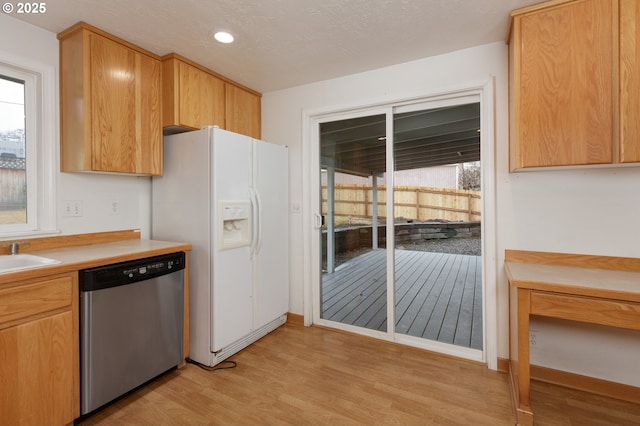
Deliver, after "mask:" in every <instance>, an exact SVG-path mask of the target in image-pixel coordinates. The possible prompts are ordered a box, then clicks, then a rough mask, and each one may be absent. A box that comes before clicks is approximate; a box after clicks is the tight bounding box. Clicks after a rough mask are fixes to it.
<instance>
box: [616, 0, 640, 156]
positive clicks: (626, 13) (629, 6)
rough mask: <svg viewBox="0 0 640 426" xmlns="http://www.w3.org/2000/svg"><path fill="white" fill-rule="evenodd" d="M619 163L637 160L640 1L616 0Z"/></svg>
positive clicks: (639, 138)
mask: <svg viewBox="0 0 640 426" xmlns="http://www.w3.org/2000/svg"><path fill="white" fill-rule="evenodd" d="M619 94H620V162H621V163H629V162H640V1H638V0H620V91H619Z"/></svg>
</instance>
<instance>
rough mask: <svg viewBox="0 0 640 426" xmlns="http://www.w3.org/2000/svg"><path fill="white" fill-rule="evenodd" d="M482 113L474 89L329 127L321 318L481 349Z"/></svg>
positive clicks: (321, 169) (322, 140)
mask: <svg viewBox="0 0 640 426" xmlns="http://www.w3.org/2000/svg"><path fill="white" fill-rule="evenodd" d="M480 113H481V110H480V103H479V98H478V96H468V97H458V98H455V99H445V100H438V101H430V102H421V103H408V104H405V105H393V106H388V107H385V108H383V109H377V110H372V111H369V112H367V113H362V112H358V113H354V114H353V115H345V114H341V115H339V116H336V117H327V118H326V120H322V121H321V122H319V123H318V127H317V132H318V138H317V140H318V145H317V149H318V151H317V157H316V158H317V166H316V167H317V168H316V171H315V173H317V175H316V182H317V187H316V188H317V189H316V192H315V197H317V198H316V201H315V205H316V206H317V207H318V208H317V210H316V211H318V214H317V218H316V231H315V232H317V233H318V234H317V235H318V238H316V241H317V242H318V248H317V253H319V254H318V257H319V259H318V265H319V266H318V268H317V269H316V271H317V274H318V276H319V280H318V288H317V289H316V292H315V294H316V301H315V305H314V306H315V307H314V310H315V311H316V312H317V313H318V317H317V321H316V322H319V323H320V324H323V325H328V326H333V327H337V328H341V329H345V330H349V331H356V332H359V331H358V330H361V331H360V332H362V333H363V334H367V335H372V336H378V337H381V338H384V339H388V340H394V341H399V342H403V343H408V344H413V345H416V346H422V347H427V348H429V349H435V350H439V349H440V348H442V347H444V346H443V345H445V346H447V345H453V346H456V347H458V348H459V349H455V350H450V351H449V352H454V353H458V352H459V351H462V352H463V353H464V351H466V350H469V351H470V353H472V355H471V356H470V357H471V358H476V359H477V358H481V357H482V353H481V352H480V355H478V354H477V353H476V352H474V351H482V350H483V333H482V331H483V324H482V319H483V315H482V310H483V309H482V300H483V298H482V261H481V260H482V259H481V253H480V247H481V239H480V238H481V237H480V220H481V218H480V210H481V208H480V201H481V195H480V176H479V170H480V135H481V133H480V121H481V120H480ZM470 170H475V171H477V172H478V173H477V176H476V179H475V180H473V179H467V177H468V176H467V175H473V173H467V172H468V171H470ZM314 321H315V320H314ZM421 342H422V343H421ZM425 342H431V343H425ZM445 352H447V350H445Z"/></svg>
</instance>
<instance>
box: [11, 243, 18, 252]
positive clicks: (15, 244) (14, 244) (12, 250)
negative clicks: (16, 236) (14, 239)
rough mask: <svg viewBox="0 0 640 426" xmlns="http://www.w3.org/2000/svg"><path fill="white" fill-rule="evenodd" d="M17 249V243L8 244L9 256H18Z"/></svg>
mask: <svg viewBox="0 0 640 426" xmlns="http://www.w3.org/2000/svg"><path fill="white" fill-rule="evenodd" d="M19 248H20V244H18V243H11V244H9V254H18V249H19Z"/></svg>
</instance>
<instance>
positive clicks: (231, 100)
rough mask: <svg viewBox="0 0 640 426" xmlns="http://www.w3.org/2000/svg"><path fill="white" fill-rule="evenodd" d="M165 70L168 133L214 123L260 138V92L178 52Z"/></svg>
mask: <svg viewBox="0 0 640 426" xmlns="http://www.w3.org/2000/svg"><path fill="white" fill-rule="evenodd" d="M162 69H163V71H162V72H163V76H162V79H163V82H162V90H163V96H164V99H163V120H164V121H163V127H164V132H165V134H171V133H178V132H183V131H188V130H197V129H201V128H202V127H205V126H212V125H213V126H218V127H220V128H221V129H225V130H230V131H232V132H236V133H241V134H244V135H248V136H251V137H254V138H256V139H260V137H261V126H260V123H261V108H260V105H261V95H260V94H259V93H257V92H255V91H253V90H251V89H248V88H246V87H243V86H241V85H239V84H237V83H235V82H233V81H231V80H229V79H227V78H225V77H224V76H221V75H219V74H216V73H215V72H213V71H211V70H209V69H208V68H205V67H203V66H202V65H199V64H197V63H195V62H193V61H191V60H189V59H187V58H185V57H183V56H180V55H178V54H175V53H171V54H169V55H166V56H164V57H162Z"/></svg>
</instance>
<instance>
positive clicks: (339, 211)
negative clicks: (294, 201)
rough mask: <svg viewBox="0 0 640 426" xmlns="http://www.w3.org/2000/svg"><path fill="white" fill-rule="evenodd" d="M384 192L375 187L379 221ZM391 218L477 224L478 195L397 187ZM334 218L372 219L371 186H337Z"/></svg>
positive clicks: (324, 207) (324, 189)
mask: <svg viewBox="0 0 640 426" xmlns="http://www.w3.org/2000/svg"><path fill="white" fill-rule="evenodd" d="M386 196H387V191H386V187H385V186H384V185H380V186H378V217H379V218H385V217H386V207H387V203H386ZM394 196H395V200H394V201H395V202H394V215H395V217H396V218H404V219H409V220H415V221H429V220H438V219H440V220H448V221H477V220H480V206H481V204H480V203H481V197H480V191H470V190H462V189H443V188H429V187H421V186H396V187H395V189H394ZM334 198H335V204H334V215H335V216H338V217H341V216H342V217H351V218H371V216H372V212H373V205H372V191H371V185H354V184H336V185H335V189H334ZM322 213H323V214H327V187H326V185H323V186H322Z"/></svg>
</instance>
